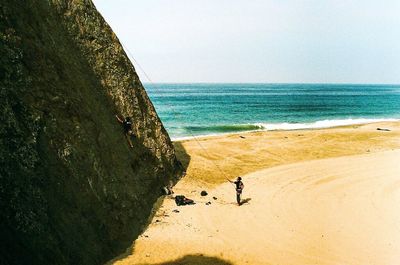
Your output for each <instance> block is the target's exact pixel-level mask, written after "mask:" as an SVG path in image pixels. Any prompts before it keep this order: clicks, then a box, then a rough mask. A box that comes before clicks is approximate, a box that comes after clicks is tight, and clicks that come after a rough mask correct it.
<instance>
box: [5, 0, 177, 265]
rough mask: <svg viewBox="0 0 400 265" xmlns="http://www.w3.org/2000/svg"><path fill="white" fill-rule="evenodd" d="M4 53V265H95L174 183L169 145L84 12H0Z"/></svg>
mask: <svg viewBox="0 0 400 265" xmlns="http://www.w3.org/2000/svg"><path fill="white" fill-rule="evenodd" d="M138 41H139V40H138ZM0 53H1V54H0V110H1V115H0V119H1V120H0V209H1V212H0V238H1V239H0V263H1V264H102V263H104V262H105V261H107V260H108V259H110V258H112V257H113V256H114V255H117V254H119V253H121V252H122V251H124V250H125V248H126V247H128V246H129V244H130V243H131V242H132V240H133V239H134V238H135V237H137V236H138V234H139V233H140V231H141V229H142V228H143V225H144V224H145V222H146V220H147V218H148V216H149V214H150V212H151V208H152V205H153V203H154V202H155V201H156V199H157V198H158V197H159V195H160V192H159V191H160V189H161V187H162V186H163V185H165V184H166V183H168V182H169V181H175V180H176V179H177V178H179V176H180V174H181V167H180V165H179V162H178V161H177V160H176V157H175V153H174V149H173V146H172V144H171V141H170V139H169V136H168V134H167V133H166V131H165V129H164V127H163V125H162V123H161V121H160V119H159V118H158V116H157V113H156V112H155V109H154V107H153V105H152V103H151V102H150V100H149V98H148V97H147V94H146V92H145V90H144V88H143V86H142V84H141V82H140V80H139V78H138V76H137V74H136V72H135V69H134V67H133V66H132V64H131V63H130V61H129V59H128V57H127V56H126V54H125V52H124V50H123V49H122V47H121V44H120V43H119V41H118V39H117V37H116V36H115V34H114V33H113V32H112V30H111V28H110V27H109V26H108V25H107V23H106V22H105V21H104V19H103V18H102V17H101V15H100V14H99V13H98V12H97V11H96V8H95V6H94V5H93V3H92V2H91V1H90V0H43V1H34V0H24V1H15V0H14V1H13V0H2V1H1V3H0ZM116 114H119V115H121V116H131V117H132V119H133V125H134V126H133V128H134V132H135V134H136V135H137V137H136V138H134V139H133V145H134V148H132V149H131V148H130V147H129V146H128V144H127V141H126V139H125V136H124V133H123V130H122V128H121V125H120V124H118V123H117V122H116V119H115V115H116Z"/></svg>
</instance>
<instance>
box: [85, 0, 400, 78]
mask: <svg viewBox="0 0 400 265" xmlns="http://www.w3.org/2000/svg"><path fill="white" fill-rule="evenodd" d="M93 1H94V3H95V5H96V7H97V8H98V10H99V11H100V13H101V14H102V15H103V16H104V17H105V19H106V21H107V22H108V23H109V24H110V26H111V27H112V28H113V30H114V31H115V32H116V34H117V36H118V38H119V39H120V40H121V41H122V42H123V43H124V44H125V45H126V46H127V47H128V49H129V50H130V51H131V53H132V54H133V56H134V57H135V59H136V60H137V61H138V62H139V64H140V65H141V66H142V68H143V69H144V70H145V71H146V73H147V74H148V76H149V77H150V78H151V80H152V81H153V82H266V83H275V82H284V83H392V84H393V83H395V84H399V83H400V1H399V0H393V1H391V0H382V1H379V0H376V1H371V0H359V1H351V0H349V1H345V0H336V1H334V0H326V1H324V0H196V1H195V0H142V1H138V0H112V1H111V0H93ZM134 64H135V63H134ZM135 68H136V70H137V72H138V73H139V75H140V77H141V80H142V81H143V82H148V80H147V79H146V78H145V76H144V75H143V73H142V72H141V71H140V69H139V67H138V66H137V65H136V64H135Z"/></svg>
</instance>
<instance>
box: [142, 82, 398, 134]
mask: <svg viewBox="0 0 400 265" xmlns="http://www.w3.org/2000/svg"><path fill="white" fill-rule="evenodd" d="M144 87H145V89H146V91H147V93H148V95H149V97H150V99H151V100H152V102H153V104H154V106H155V108H156V111H157V113H158V115H159V117H160V119H161V121H162V122H163V124H164V126H165V128H166V129H167V131H168V133H169V135H170V137H171V138H172V139H173V140H179V139H186V138H192V137H197V136H207V135H218V134H226V133H234V132H245V131H258V130H267V131H268V130H298V129H313V128H329V127H334V126H341V125H353V124H364V123H370V122H377V121H398V120H400V85H374V84H250V83H249V84H228V83H221V84H215V83H210V84H208V83H193V84H192V83H187V84H182V83H179V84H172V83H145V84H144Z"/></svg>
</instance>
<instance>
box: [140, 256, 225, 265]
mask: <svg viewBox="0 0 400 265" xmlns="http://www.w3.org/2000/svg"><path fill="white" fill-rule="evenodd" d="M140 265H233V263H231V262H229V261H226V260H222V259H219V258H216V257H207V256H203V255H201V254H200V255H186V256H184V257H182V258H180V259H176V260H171V261H167V262H163V263H142V264H140Z"/></svg>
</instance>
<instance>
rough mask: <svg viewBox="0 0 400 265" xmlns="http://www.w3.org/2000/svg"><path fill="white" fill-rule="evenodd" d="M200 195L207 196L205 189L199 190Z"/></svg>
mask: <svg viewBox="0 0 400 265" xmlns="http://www.w3.org/2000/svg"><path fill="white" fill-rule="evenodd" d="M200 195H201V196H207V195H208V193H207V191H205V190H203V191H201V192H200Z"/></svg>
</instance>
